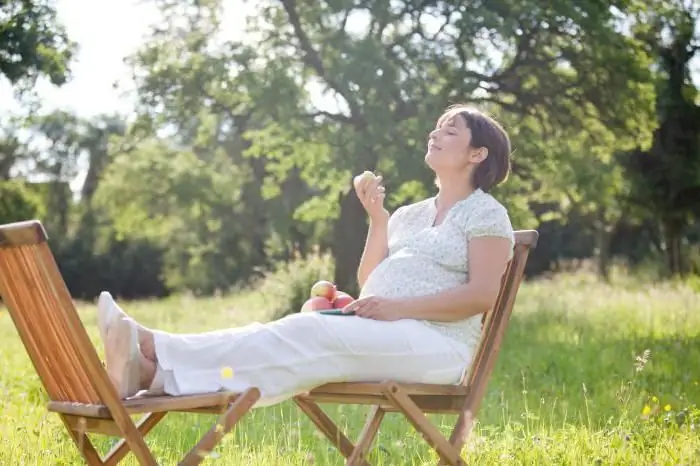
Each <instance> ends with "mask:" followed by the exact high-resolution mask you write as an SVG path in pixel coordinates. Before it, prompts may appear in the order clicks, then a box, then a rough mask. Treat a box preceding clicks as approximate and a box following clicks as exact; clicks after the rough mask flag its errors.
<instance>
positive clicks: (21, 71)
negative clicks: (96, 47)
mask: <svg viewBox="0 0 700 466" xmlns="http://www.w3.org/2000/svg"><path fill="white" fill-rule="evenodd" d="M75 47H76V45H75V43H73V42H71V41H70V39H69V38H68V36H67V34H66V31H65V28H64V27H63V26H62V25H61V24H59V23H58V21H57V19H56V10H55V8H54V6H53V2H49V1H46V0H37V1H31V0H9V1H5V2H2V4H1V5H0V75H3V76H5V77H6V78H7V79H8V80H9V81H10V83H11V84H13V85H20V86H21V87H22V88H24V89H29V88H31V87H32V86H33V85H34V83H35V82H36V80H37V78H39V77H40V76H46V77H47V78H48V79H49V81H50V82H51V83H52V84H54V85H57V86H58V85H62V84H64V83H65V82H66V80H67V78H68V73H69V70H68V64H69V63H70V61H71V59H72V58H73V54H74V53H75Z"/></svg>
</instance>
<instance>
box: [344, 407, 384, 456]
mask: <svg viewBox="0 0 700 466" xmlns="http://www.w3.org/2000/svg"><path fill="white" fill-rule="evenodd" d="M385 413H386V411H384V410H383V409H382V408H381V407H379V406H377V405H375V406H372V409H371V410H370V412H369V416H367V422H365V426H364V427H363V428H362V433H360V437H359V439H358V441H357V445H355V449H354V450H353V452H352V455H350V458H348V461H347V463H346V465H347V466H355V465H359V464H362V462H363V461H364V457H365V455H366V454H367V451H368V450H369V448H370V447H371V446H372V442H373V441H374V437H375V436H376V435H377V432H379V426H380V425H381V423H382V420H383V419H384V414H385Z"/></svg>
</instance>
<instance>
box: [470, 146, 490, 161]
mask: <svg viewBox="0 0 700 466" xmlns="http://www.w3.org/2000/svg"><path fill="white" fill-rule="evenodd" d="M488 156H489V150H488V149H487V148H485V147H479V148H478V149H476V150H474V151H473V152H472V157H471V158H472V161H473V162H474V163H481V162H483V161H484V160H486V157H488Z"/></svg>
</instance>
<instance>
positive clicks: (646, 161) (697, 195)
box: [627, 2, 700, 275]
mask: <svg viewBox="0 0 700 466" xmlns="http://www.w3.org/2000/svg"><path fill="white" fill-rule="evenodd" d="M656 14H657V16H652V17H651V19H652V20H651V21H649V20H648V21H647V22H645V23H643V24H642V27H640V29H639V30H638V31H637V34H639V36H640V37H643V38H644V39H645V40H646V41H647V45H648V47H649V48H650V50H652V51H653V52H654V53H655V54H656V56H657V57H658V65H659V68H660V78H659V83H658V88H659V91H658V97H657V101H656V106H657V113H658V118H659V121H660V124H659V127H658V128H657V130H656V131H655V132H654V139H653V144H652V146H651V148H650V149H648V150H645V149H643V148H638V149H637V150H635V151H632V152H631V153H630V155H629V157H628V160H627V169H628V174H629V175H630V177H631V179H632V180H634V190H633V192H632V194H631V196H632V200H633V202H634V203H635V204H636V207H637V209H639V210H641V211H643V212H644V213H645V214H646V215H647V216H648V217H650V218H653V219H657V220H658V221H659V223H660V226H661V233H662V237H663V238H664V241H663V250H664V252H665V254H666V260H667V267H668V270H669V271H670V273H671V274H674V275H678V274H683V273H684V271H685V270H686V269H687V265H686V264H684V260H683V256H684V254H683V246H682V243H683V237H684V234H685V231H686V229H687V227H688V226H689V225H690V223H691V221H692V219H693V218H700V203H699V202H698V199H700V134H699V133H698V128H700V106H699V105H698V104H697V103H696V99H697V96H698V94H699V93H698V90H697V89H696V88H695V86H694V85H693V83H692V80H691V78H690V68H689V65H690V62H691V60H692V59H693V57H694V56H695V54H696V53H698V52H699V51H700V36H698V35H697V34H696V28H697V22H698V21H699V20H700V8H698V6H697V5H696V6H695V7H694V8H693V5H692V2H691V3H689V4H685V3H684V2H671V3H670V4H663V8H661V7H660V9H659V10H657V12H656ZM647 19H649V18H647Z"/></svg>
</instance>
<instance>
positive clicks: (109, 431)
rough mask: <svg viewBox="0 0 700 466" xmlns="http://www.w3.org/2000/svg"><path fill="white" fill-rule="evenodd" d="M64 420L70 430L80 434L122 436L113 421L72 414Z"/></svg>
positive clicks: (65, 416)
mask: <svg viewBox="0 0 700 466" xmlns="http://www.w3.org/2000/svg"><path fill="white" fill-rule="evenodd" d="M63 419H64V420H65V422H66V425H67V426H68V428H70V429H72V430H74V431H75V432H78V433H91V434H103V435H111V436H114V437H121V435H122V434H121V431H120V430H119V427H117V425H116V424H115V423H114V421H112V420H111V419H95V418H92V417H84V416H73V415H70V414H66V415H64V416H63Z"/></svg>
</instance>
